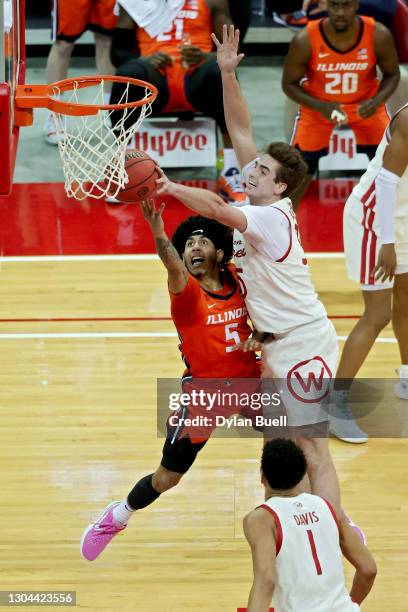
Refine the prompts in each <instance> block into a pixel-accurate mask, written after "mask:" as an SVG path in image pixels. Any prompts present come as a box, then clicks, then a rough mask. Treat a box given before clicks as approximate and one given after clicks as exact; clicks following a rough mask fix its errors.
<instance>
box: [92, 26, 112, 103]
mask: <svg viewBox="0 0 408 612" xmlns="http://www.w3.org/2000/svg"><path fill="white" fill-rule="evenodd" d="M94 39H95V63H96V72H97V73H98V74H114V73H115V68H114V67H113V64H112V62H111V59H110V50H111V45H112V37H111V36H108V35H107V34H101V33H100V32H94ZM110 90H111V84H110V83H109V82H107V83H105V85H104V91H105V97H106V98H107V100H106V103H107V104H108V103H109V94H110Z"/></svg>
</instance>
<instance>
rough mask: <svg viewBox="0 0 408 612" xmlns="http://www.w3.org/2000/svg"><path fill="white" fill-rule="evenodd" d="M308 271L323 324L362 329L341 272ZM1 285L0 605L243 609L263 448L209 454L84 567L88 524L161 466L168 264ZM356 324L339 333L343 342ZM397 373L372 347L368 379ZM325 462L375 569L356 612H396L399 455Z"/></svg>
mask: <svg viewBox="0 0 408 612" xmlns="http://www.w3.org/2000/svg"><path fill="white" fill-rule="evenodd" d="M310 264H311V269H312V273H313V278H314V281H315V283H316V286H317V288H318V290H319V292H320V295H321V296H322V298H323V300H324V302H325V304H326V306H327V308H328V311H329V314H330V315H331V316H334V317H345V316H353V315H358V314H359V313H361V303H360V299H359V296H358V292H357V291H356V287H355V286H354V285H353V284H352V283H350V282H349V281H347V280H346V278H345V273H344V260H343V259H342V258H341V257H339V256H336V255H334V256H330V255H327V254H326V255H325V256H324V258H323V259H322V258H321V256H317V258H313V259H311V260H310ZM1 280H2V282H1V286H0V299H1V303H2V315H1V316H2V320H1V322H0V347H1V350H0V373H1V374H0V375H1V379H2V384H1V390H2V398H3V401H2V405H3V435H2V444H1V447H0V454H1V465H2V470H1V476H0V479H1V489H2V491H3V497H2V499H3V503H2V505H1V507H0V518H1V522H2V525H3V536H2V540H3V541H2V551H3V559H2V568H3V572H2V573H3V579H2V589H3V590H20V589H25V590H37V591H39V590H75V591H76V592H77V606H78V607H79V608H83V609H88V610H95V611H96V610H115V611H116V610H117V611H126V612H127V611H129V612H130V611H137V612H187V611H192V610H197V611H199V610H200V611H204V610H205V611H207V610H208V611H211V612H227V611H231V612H235V610H236V608H237V607H240V606H244V605H245V604H246V601H247V597H248V593H249V589H250V584H251V559H250V553H249V550H248V547H247V544H246V542H245V540H244V537H243V533H242V518H243V516H244V514H245V513H247V512H248V511H249V510H250V509H252V508H253V507H254V506H255V505H256V504H258V503H259V502H260V501H261V500H262V488H261V485H260V483H259V475H258V462H259V454H260V449H261V440H256V439H255V440H254V439H237V440H222V439H216V440H212V441H210V443H209V444H208V445H207V447H206V448H205V449H204V450H203V452H202V454H201V456H200V457H199V459H198V460H197V463H196V465H195V466H194V467H193V468H192V470H191V471H190V472H189V473H188V474H187V475H186V476H185V478H184V480H183V481H182V483H181V484H180V486H179V487H178V488H177V489H175V490H173V491H170V492H168V493H167V494H164V495H163V497H162V498H161V499H159V500H158V501H157V502H156V503H155V504H154V505H153V506H151V507H150V508H147V509H146V510H143V511H141V512H139V513H137V514H135V515H134V517H133V518H132V520H131V522H130V524H129V527H128V528H127V530H126V531H125V532H124V533H123V534H120V535H119V536H118V537H117V538H116V539H115V541H114V542H112V544H111V545H110V546H109V547H108V548H107V550H106V551H105V552H104V553H103V555H102V556H101V557H100V558H99V559H98V560H96V561H95V562H93V563H89V562H86V561H84V560H83V559H82V558H81V556H80V553H79V541H80V537H81V534H82V531H83V529H84V527H85V526H86V525H87V524H88V523H89V522H90V520H91V518H94V517H95V516H97V515H98V514H99V513H100V512H101V511H102V510H103V508H104V507H105V505H106V504H107V503H108V502H109V501H111V500H113V499H121V498H123V497H124V496H125V495H126V494H127V492H128V490H130V488H131V487H132V486H133V484H134V483H135V482H136V481H137V480H138V479H139V478H140V477H141V476H143V475H145V474H147V473H151V472H152V471H154V469H155V468H156V466H157V464H158V462H159V460H160V457H161V447H162V443H163V440H162V439H159V438H157V434H156V378H157V377H178V376H179V375H180V373H181V372H182V363H181V360H180V356H179V352H178V349H177V338H176V337H175V335H174V328H173V326H172V323H171V321H169V320H168V316H169V311H168V300H167V295H166V278H165V274H164V272H163V269H162V267H161V263H160V262H159V261H157V260H156V259H152V258H151V256H150V257H149V256H140V257H139V258H135V259H129V258H124V259H118V258H116V259H113V258H107V259H100V258H99V259H98V258H96V259H93V258H85V259H84V260H78V259H74V260H71V259H70V258H60V259H58V258H57V257H51V258H50V259H49V260H47V259H36V258H32V259H30V258H26V259H24V258H22V259H21V258H20V259H13V258H11V259H7V260H6V259H2V261H1ZM353 322H354V319H352V318H351V319H349V318H335V319H334V323H335V326H336V329H337V332H338V335H339V336H340V337H342V336H346V335H347V333H348V332H349V330H350V328H351V326H352V325H353ZM114 334H122V335H121V336H115V335H114ZM382 337H383V338H390V339H391V338H392V331H391V330H388V331H386V332H385V333H384V334H382ZM396 365H398V351H397V345H396V344H395V343H394V342H392V341H390V342H378V343H377V344H376V346H375V348H374V350H373V351H372V354H371V355H370V357H369V359H368V361H367V363H366V364H365V366H364V368H363V370H362V372H361V375H362V376H367V377H375V376H381V377H392V376H393V375H394V372H393V368H394V367H395V366H396ZM402 403H403V402H402ZM331 449H332V452H333V455H334V458H335V462H336V465H337V469H338V473H339V478H340V481H341V487H342V494H343V505H344V507H345V509H346V511H347V512H348V513H349V514H350V515H351V516H352V518H353V519H354V521H356V522H358V523H359V524H360V525H361V526H362V527H363V528H364V530H365V532H366V534H367V538H368V543H369V546H370V549H371V550H372V552H373V554H374V556H375V558H376V561H377V564H378V570H379V571H378V578H377V582H376V585H375V588H374V590H373V593H372V595H371V596H370V597H369V599H368V600H367V602H366V604H365V605H364V606H363V609H364V610H367V611H370V612H376V611H378V612H379V611H380V610H381V611H383V610H393V611H394V612H402V611H403V610H405V609H406V603H405V597H404V596H403V593H404V591H405V587H404V580H405V569H406V566H407V565H406V564H407V553H406V537H407V526H406V521H405V516H406V510H407V499H408V481H407V478H406V468H405V463H406V462H405V459H404V457H405V456H406V453H407V450H408V444H407V442H406V440H403V439H372V440H370V441H369V443H368V444H366V445H362V446H358V445H346V444H343V443H341V442H339V441H337V440H334V441H332V442H331ZM347 576H348V579H349V582H350V576H351V572H350V571H349V568H348V569H347Z"/></svg>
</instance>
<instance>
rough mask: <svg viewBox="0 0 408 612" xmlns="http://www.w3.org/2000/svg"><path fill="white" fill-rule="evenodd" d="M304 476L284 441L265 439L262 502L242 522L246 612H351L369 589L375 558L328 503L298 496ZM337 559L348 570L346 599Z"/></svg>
mask: <svg viewBox="0 0 408 612" xmlns="http://www.w3.org/2000/svg"><path fill="white" fill-rule="evenodd" d="M305 472H306V459H305V456H304V454H303V452H302V450H301V449H300V448H299V447H298V446H297V445H296V444H294V443H293V442H292V441H290V440H282V439H277V440H273V441H271V442H268V443H267V444H266V445H265V446H264V449H263V453H262V460H261V479H262V484H263V486H264V487H265V500H266V501H265V503H264V504H262V505H261V506H259V507H258V508H256V509H255V510H253V511H252V512H250V513H249V514H248V515H247V516H246V517H245V518H244V532H245V536H246V538H247V540H248V543H249V545H250V547H251V551H252V560H253V572H254V579H253V584H252V589H251V592H250V595H249V601H248V608H247V610H248V612H268V611H269V606H270V603H271V599H272V597H273V603H274V610H275V612H348V611H350V612H352V611H356V610H359V609H360V607H359V604H360V603H361V602H362V601H363V600H364V599H365V598H366V596H367V595H368V593H369V592H370V590H371V588H372V586H373V583H374V579H375V576H376V565H375V561H374V559H373V557H372V555H371V554H370V552H369V551H368V549H367V547H366V546H364V544H363V543H362V542H361V540H360V538H359V537H358V536H357V535H356V533H355V532H354V531H353V529H351V528H350V526H349V525H348V524H347V522H346V521H343V520H341V519H340V520H339V519H338V518H337V516H336V513H335V511H334V510H333V508H332V506H331V505H330V504H329V502H328V501H326V500H325V499H323V498H321V497H318V496H317V495H310V494H308V493H300V490H299V484H300V482H301V481H302V479H303V477H304V475H305ZM343 555H344V557H345V558H346V559H348V561H349V562H350V563H351V564H352V565H353V566H354V567H355V569H356V573H355V576H354V580H353V586H352V589H351V592H350V594H349V593H348V591H347V589H346V586H345V579H344V571H343Z"/></svg>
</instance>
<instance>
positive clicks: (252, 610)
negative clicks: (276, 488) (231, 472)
mask: <svg viewBox="0 0 408 612" xmlns="http://www.w3.org/2000/svg"><path fill="white" fill-rule="evenodd" d="M244 533H245V537H246V539H247V540H248V544H249V545H250V547H251V552H252V564H253V572H254V579H253V583H252V588H251V592H250V594H249V600H248V608H247V610H248V612H269V606H270V603H271V599H272V595H273V591H274V586H275V557H276V555H275V552H274V551H275V550H276V540H275V536H274V533H273V530H272V525H271V518H270V516H269V515H268V514H267V512H266V511H265V510H263V509H262V508H257V509H256V510H253V512H251V513H250V514H248V515H247V516H246V517H245V518H244Z"/></svg>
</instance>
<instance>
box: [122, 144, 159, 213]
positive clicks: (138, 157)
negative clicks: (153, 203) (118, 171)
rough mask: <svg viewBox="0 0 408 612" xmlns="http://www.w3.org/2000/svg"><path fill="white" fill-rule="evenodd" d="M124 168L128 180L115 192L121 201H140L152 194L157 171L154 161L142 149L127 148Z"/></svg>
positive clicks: (157, 176) (157, 175)
mask: <svg viewBox="0 0 408 612" xmlns="http://www.w3.org/2000/svg"><path fill="white" fill-rule="evenodd" d="M125 169H126V172H127V175H128V177H129V182H128V183H126V185H125V187H124V188H123V189H121V190H120V191H119V193H118V194H117V196H116V197H117V199H118V200H120V201H121V202H140V201H141V200H145V199H146V198H149V197H151V196H153V195H154V193H155V191H156V187H157V185H156V179H158V178H159V173H158V172H157V170H156V162H155V161H154V160H153V159H152V158H151V157H149V155H148V154H147V153H145V152H144V151H139V150H138V149H132V150H129V151H128V152H127V153H126V155H125Z"/></svg>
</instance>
